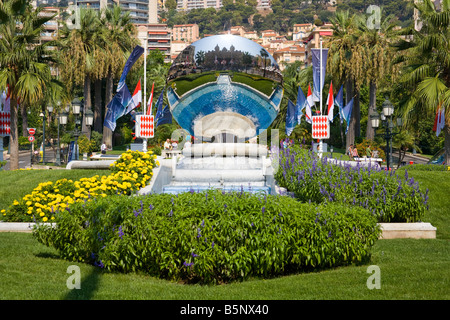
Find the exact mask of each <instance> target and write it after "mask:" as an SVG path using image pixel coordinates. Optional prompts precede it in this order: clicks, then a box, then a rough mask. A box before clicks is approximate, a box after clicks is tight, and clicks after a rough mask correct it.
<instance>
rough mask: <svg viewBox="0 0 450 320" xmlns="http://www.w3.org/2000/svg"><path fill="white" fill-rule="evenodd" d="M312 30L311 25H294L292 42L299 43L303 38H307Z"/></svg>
mask: <svg viewBox="0 0 450 320" xmlns="http://www.w3.org/2000/svg"><path fill="white" fill-rule="evenodd" d="M312 29H313V25H312V23H297V24H294V27H293V30H292V40H294V41H301V40H302V39H303V38H305V37H307V36H308V35H309V33H310V32H311V30H312Z"/></svg>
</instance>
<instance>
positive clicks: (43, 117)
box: [39, 108, 45, 163]
mask: <svg viewBox="0 0 450 320" xmlns="http://www.w3.org/2000/svg"><path fill="white" fill-rule="evenodd" d="M39 117H41V118H42V163H45V110H44V108H42V112H41V113H40V114H39Z"/></svg>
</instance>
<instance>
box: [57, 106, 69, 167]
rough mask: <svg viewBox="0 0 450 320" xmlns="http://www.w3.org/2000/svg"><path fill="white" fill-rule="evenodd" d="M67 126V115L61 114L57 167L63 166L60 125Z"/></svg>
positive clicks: (59, 116)
mask: <svg viewBox="0 0 450 320" xmlns="http://www.w3.org/2000/svg"><path fill="white" fill-rule="evenodd" d="M61 124H62V125H66V124H67V113H66V112H61V113H60V114H59V115H58V150H56V165H57V166H60V165H61V140H60V137H59V125H61Z"/></svg>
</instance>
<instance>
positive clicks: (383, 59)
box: [356, 15, 396, 140]
mask: <svg viewBox="0 0 450 320" xmlns="http://www.w3.org/2000/svg"><path fill="white" fill-rule="evenodd" d="M357 17H358V19H357V20H356V21H357V25H358V29H359V35H360V36H359V37H358V42H359V43H360V47H361V49H362V50H363V54H364V56H365V57H366V58H365V59H364V62H363V64H364V70H365V79H364V80H365V82H366V83H367V84H368V85H369V113H368V114H369V115H370V114H371V113H372V112H373V111H374V110H375V109H376V92H377V88H378V87H379V85H380V83H381V82H382V81H383V80H384V79H385V78H386V76H387V75H390V74H391V72H392V70H393V69H392V66H393V65H392V63H391V62H392V59H393V56H394V50H393V49H392V47H391V43H392V41H393V39H394V36H395V33H394V27H395V26H396V24H395V23H394V17H393V16H392V15H390V16H387V17H385V18H384V20H383V21H381V23H380V28H370V27H369V26H368V23H367V21H366V18H365V16H362V15H361V16H357ZM374 137H375V131H374V129H373V128H372V123H371V122H370V121H368V122H367V130H366V139H368V140H373V139H374Z"/></svg>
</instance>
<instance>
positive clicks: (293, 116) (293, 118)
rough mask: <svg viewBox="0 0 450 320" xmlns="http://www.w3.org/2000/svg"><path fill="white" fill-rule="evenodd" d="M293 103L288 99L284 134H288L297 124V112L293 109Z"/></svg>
mask: <svg viewBox="0 0 450 320" xmlns="http://www.w3.org/2000/svg"><path fill="white" fill-rule="evenodd" d="M295 109H296V108H295V105H294V103H293V102H292V101H291V100H288V105H287V113H286V134H287V136H290V135H291V133H292V131H294V128H295V126H296V125H297V113H296V111H295Z"/></svg>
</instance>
